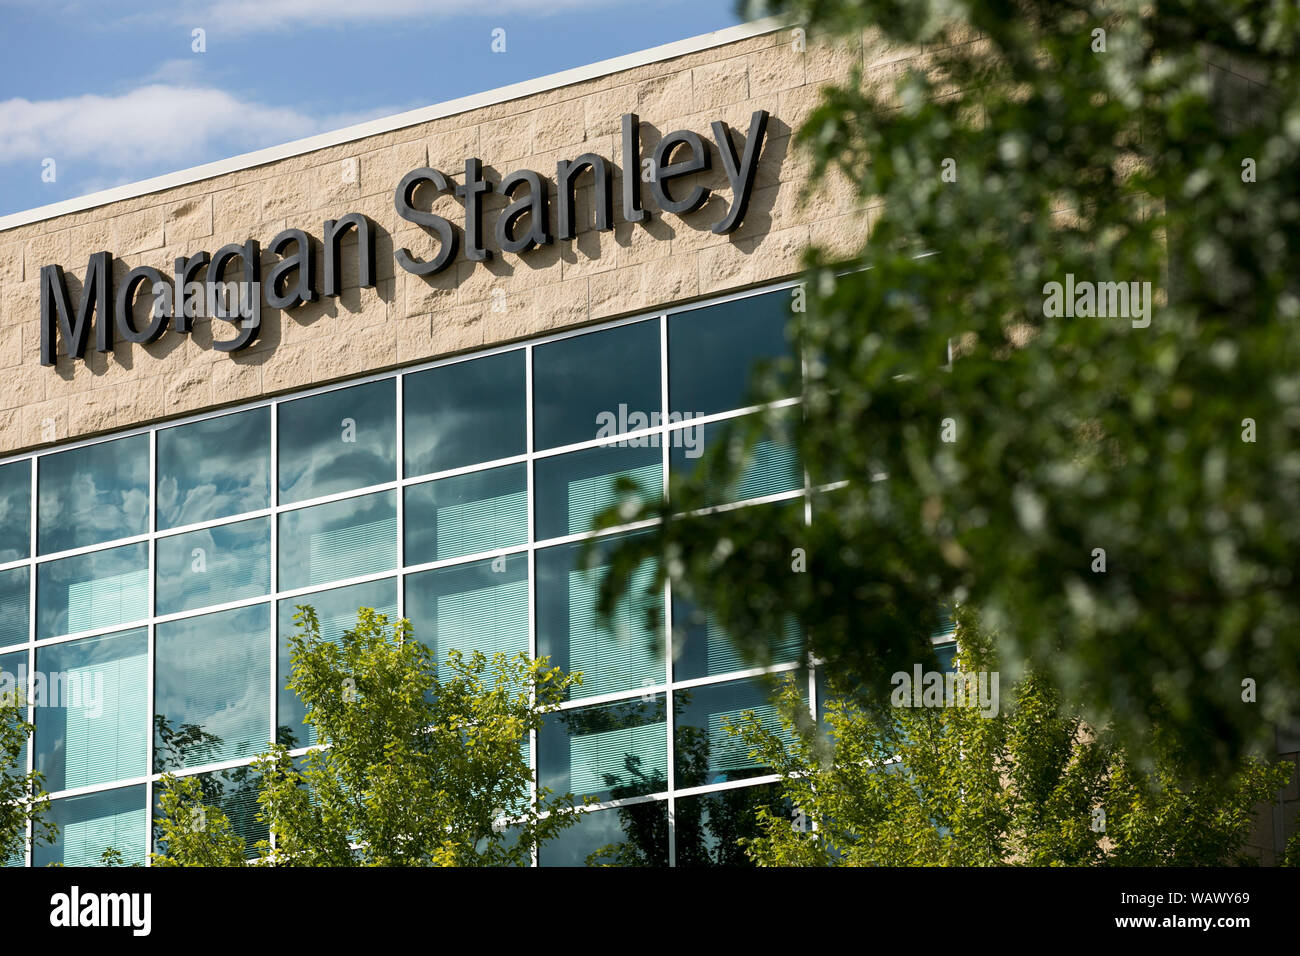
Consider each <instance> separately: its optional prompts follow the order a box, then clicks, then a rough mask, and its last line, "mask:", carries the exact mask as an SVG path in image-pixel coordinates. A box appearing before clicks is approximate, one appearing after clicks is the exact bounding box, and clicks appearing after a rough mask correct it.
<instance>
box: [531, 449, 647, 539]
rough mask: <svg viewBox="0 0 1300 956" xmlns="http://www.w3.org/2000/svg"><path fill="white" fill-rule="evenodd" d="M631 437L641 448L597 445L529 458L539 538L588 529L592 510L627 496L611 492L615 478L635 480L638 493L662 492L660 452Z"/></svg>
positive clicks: (593, 513) (614, 502)
mask: <svg viewBox="0 0 1300 956" xmlns="http://www.w3.org/2000/svg"><path fill="white" fill-rule="evenodd" d="M631 441H634V442H643V443H645V446H646V447H635V446H629V447H625V448H620V447H619V446H618V445H617V444H613V445H602V446H600V447H598V448H584V449H583V450H581V451H573V452H569V453H568V454H567V455H554V456H552V457H550V458H539V459H537V461H536V462H534V464H533V479H534V481H535V482H536V488H537V490H536V496H537V537H538V538H539V539H544V538H558V537H560V536H562V535H566V534H577V533H579V532H583V531H590V530H592V527H593V524H594V521H595V519H596V516H597V515H599V514H600V513H601V512H602V511H604V510H605V509H606V508H608V507H609V506H610V505H613V504H617V503H618V502H620V501H625V500H629V499H630V497H631V496H630V495H627V494H622V493H618V492H616V491H615V487H614V486H615V482H616V481H617V480H618V479H619V478H627V479H630V480H632V481H634V482H636V484H637V486H638V487H639V488H640V489H641V491H640V496H641V497H642V498H645V499H649V500H658V499H660V498H662V497H663V473H664V465H663V452H662V451H661V450H660V449H659V447H658V445H657V443H656V444H655V445H654V446H653V447H651V446H650V443H651V438H650V437H649V436H646V437H642V438H637V439H631Z"/></svg>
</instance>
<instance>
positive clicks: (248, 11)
mask: <svg viewBox="0 0 1300 956" xmlns="http://www.w3.org/2000/svg"><path fill="white" fill-rule="evenodd" d="M613 2H615V0H495V2H493V3H492V4H491V5H490V7H489V6H487V5H485V4H484V3H482V0H366V2H364V3H359V2H357V0H216V2H214V3H209V4H205V5H202V6H197V7H187V8H185V12H184V14H183V15H182V17H181V19H183V20H184V21H185V22H186V23H189V22H190V21H191V20H193V21H194V25H195V26H202V25H203V24H204V22H208V23H212V24H217V25H220V28H221V31H222V32H224V33H247V32H250V31H269V30H301V29H303V28H305V27H308V28H309V27H323V26H339V25H346V24H354V23H366V22H374V21H379V20H396V19H403V18H410V19H412V20H415V21H417V22H418V21H419V20H420V19H440V20H447V19H449V18H452V17H466V16H473V17H483V16H488V15H490V16H494V17H496V16H500V17H506V16H510V15H519V14H523V15H527V16H531V17H542V16H549V15H550V14H554V13H559V12H562V11H565V10H574V9H582V8H584V7H598V6H610V5H611V4H612V3H613ZM502 26H505V27H507V28H508V27H509V24H508V23H503V24H502Z"/></svg>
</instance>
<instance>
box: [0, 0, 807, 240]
mask: <svg viewBox="0 0 1300 956" xmlns="http://www.w3.org/2000/svg"><path fill="white" fill-rule="evenodd" d="M784 25H785V22H784V21H783V20H780V19H779V18H776V17H768V18H765V19H762V20H755V21H752V22H750V23H742V24H740V25H738V26H734V27H727V28H726V29H725V30H715V31H714V32H712V33H703V34H701V35H699V36H695V37H689V38H687V39H685V40H677V41H674V42H673V43H665V44H663V45H662V46H656V47H651V48H650V49H648V50H641V51H638V52H636V53H628V54H626V55H624V56H616V57H614V58H612V59H609V60H601V61H600V62H598V63H592V64H589V65H587V66H579V67H574V68H573V69H571V70H562V71H561V72H559V73H552V74H550V75H548V76H542V77H538V78H537V79H533V80H525V81H523V82H521V83H512V84H510V85H509V86H501V87H498V88H496V89H495V90H488V91H487V92H485V93H475V94H473V95H471V96H462V97H460V98H458V99H454V100H447V101H446V102H443V103H437V104H435V105H433V106H424V107H421V108H420V109H416V110H410V111H408V112H406V113H397V114H396V115H393V116H384V117H381V118H380V119H376V120H371V121H370V122H368V123H358V124H357V125H356V126H348V127H346V128H344V129H339V130H333V131H331V132H328V133H320V134H318V135H316V136H309V137H307V138H306V139H298V140H294V141H293V142H291V143H284V144H282V145H280V146H270V147H268V148H266V149H259V150H256V151H254V152H251V153H244V154H243V155H240V156H233V157H231V158H230V159H222V160H218V161H217V162H214V163H204V164H203V165H202V166H194V167H192V168H190V169H183V170H180V171H179V172H175V173H167V174H165V175H163V176H155V177H154V178H153V179H144V180H141V181H140V182H136V183H127V184H126V185H124V186H115V187H113V188H112V189H105V190H102V191H100V192H97V193H90V194H88V195H86V196H78V197H76V198H75V199H65V200H63V201H62V202H56V203H50V204H49V205H47V206H37V207H36V208H35V209H28V210H24V211H22V212H16V213H11V214H9V215H7V216H0V232H3V231H4V230H6V229H13V228H16V227H18V226H25V225H27V224H29V223H33V222H40V221H42V220H45V219H53V218H55V217H57V216H65V215H67V214H68V213H73V212H81V211H82V210H84V209H93V208H94V207H95V206H103V205H107V204H108V203H114V202H121V201H122V200H124V199H134V198H135V197H137V196H144V195H147V194H148V193H154V192H159V191H161V190H164V189H172V188H174V187H176V186H184V185H187V184H189V183H193V182H198V181H199V180H202V179H211V178H213V177H214V176H224V175H225V174H227V173H233V172H236V171H238V170H241V169H250V168H252V167H254V166H262V165H265V164H266V163H273V162H276V161H278V160H281V159H287V158H289V157H290V156H299V155H301V154H303V153H310V152H312V151H313V150H317V149H325V148H326V147H329V146H338V145H339V144H341V143H347V142H351V141H353V140H358V139H364V138H366V137H367V136H376V135H378V134H380V133H389V132H392V131H393V130H397V129H402V128H404V127H407V126H415V125H417V124H419V123H427V122H428V121H430V120H435V119H441V118H442V117H445V116H453V115H455V114H457V113H466V112H469V111H470V110H476V109H481V108H483V107H485V106H491V105H493V104H495V103H504V102H506V101H507V100H513V99H520V98H522V97H525V96H532V95H533V94H535V93H543V92H546V91H547V90H554V89H559V88H560V87H563V86H570V85H572V84H574V83H581V82H584V81H586V80H593V79H596V78H598V77H602V76H609V75H610V74H612V73H621V72H622V71H624V70H630V69H632V68H633V67H637V66H644V65H645V64H647V63H658V62H660V61H662V60H671V59H673V58H675V57H679V56H685V55H687V54H689V53H697V52H699V51H700V50H708V49H712V48H713V47H719V46H726V45H727V44H729V43H735V42H736V41H737V40H744V39H747V38H749V37H754V36H761V35H762V34H764V33H771V32H773V31H775V30H779V29H781V27H782V26H784Z"/></svg>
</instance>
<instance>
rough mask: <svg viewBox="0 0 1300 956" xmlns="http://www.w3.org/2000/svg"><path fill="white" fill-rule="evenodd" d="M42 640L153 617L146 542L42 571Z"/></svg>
mask: <svg viewBox="0 0 1300 956" xmlns="http://www.w3.org/2000/svg"><path fill="white" fill-rule="evenodd" d="M36 608H37V610H36V636H37V638H38V639H39V638H46V637H59V636H61V635H63V634H76V633H78V632H80V631H89V630H92V629H95V628H100V627H113V626H114V625H116V624H126V623H128V622H130V621H138V620H141V619H143V618H145V617H148V615H149V545H148V544H147V543H146V542H144V541H141V542H139V543H137V544H126V545H123V546H122V547H120V548H110V549H109V550H107V551H94V552H92V553H90V554H78V555H75V556H73V557H71V558H60V559H59V560H58V561H49V562H46V563H45V564H42V565H40V566H39V570H38V571H37V577H36Z"/></svg>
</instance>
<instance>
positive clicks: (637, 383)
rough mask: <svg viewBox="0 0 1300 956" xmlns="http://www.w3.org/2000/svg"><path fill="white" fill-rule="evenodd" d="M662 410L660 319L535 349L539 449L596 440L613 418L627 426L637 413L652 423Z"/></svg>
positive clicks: (534, 409)
mask: <svg viewBox="0 0 1300 956" xmlns="http://www.w3.org/2000/svg"><path fill="white" fill-rule="evenodd" d="M620 406H623V408H621V409H620ZM662 410H663V409H662V400H661V398H660V381H659V323H658V321H656V320H653V319H652V320H650V321H648V322H638V323H636V324H634V325H624V326H620V327H619V328H616V329H606V330H605V331H604V332H591V333H588V334H587V335H578V336H574V337H573V338H568V339H561V340H559V341H558V342H548V343H547V344H545V345H539V346H537V347H536V348H535V349H533V414H534V429H535V430H534V433H533V438H534V444H535V447H537V448H555V447H556V446H558V445H570V444H573V443H574V442H580V441H589V440H591V439H593V438H596V437H598V436H597V432H598V431H599V430H600V428H601V426H602V424H604V423H605V422H607V421H608V420H609V417H610V416H613V417H614V419H615V420H616V421H619V422H627V421H628V420H629V418H630V417H631V416H633V415H635V414H640V415H644V416H646V417H647V418H648V417H649V416H650V415H651V414H652V413H658V412H662ZM602 413H604V416H603V417H602ZM631 427H632V426H629V428H626V429H625V428H622V427H619V428H618V430H619V431H625V430H630V428H631Z"/></svg>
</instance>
